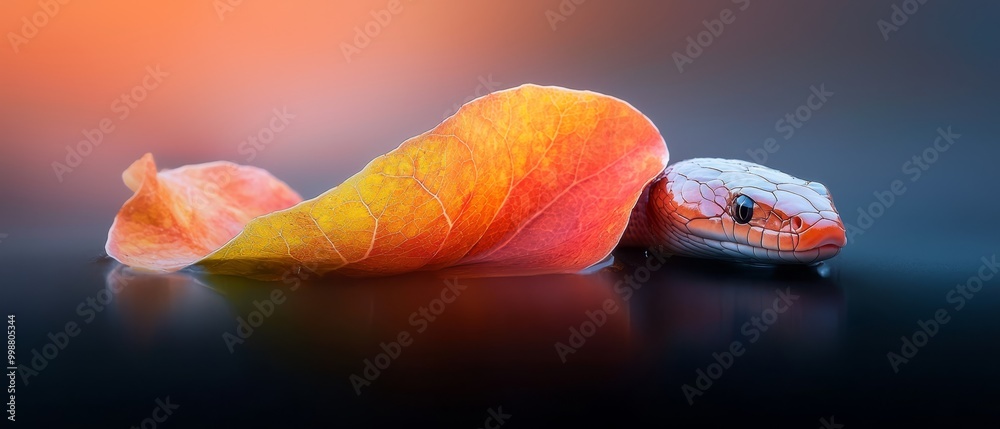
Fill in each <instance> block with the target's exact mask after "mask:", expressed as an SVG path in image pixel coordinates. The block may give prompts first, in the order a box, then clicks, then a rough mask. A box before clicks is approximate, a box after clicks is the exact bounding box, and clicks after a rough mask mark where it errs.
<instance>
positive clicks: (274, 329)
mask: <svg viewBox="0 0 1000 429" xmlns="http://www.w3.org/2000/svg"><path fill="white" fill-rule="evenodd" d="M650 258H652V256H650ZM646 259H647V256H646V255H645V254H644V253H641V252H631V253H629V252H625V253H619V254H617V262H616V263H615V264H614V266H612V267H609V268H605V269H602V270H600V271H598V272H595V273H591V274H587V275H546V276H531V277H504V278H467V279H462V278H449V277H442V275H441V274H440V273H416V274H412V275H406V276H395V277H386V278H375V279H345V278H325V279H309V278H308V276H300V277H306V278H304V279H303V278H300V277H292V278H289V280H288V281H285V282H276V283H266V282H258V281H253V280H248V279H242V278H235V277H226V276H205V277H199V276H196V275H193V274H188V273H174V274H168V275H148V274H136V273H133V272H131V270H129V269H127V268H124V267H121V266H116V267H115V268H113V269H112V270H111V272H110V273H109V274H108V276H107V282H108V288H111V289H112V290H113V291H115V290H119V291H118V292H117V295H118V299H117V300H116V302H117V306H118V307H119V308H120V312H121V316H122V320H123V323H124V324H125V325H127V326H128V329H127V330H128V331H131V332H135V333H137V335H138V336H139V337H140V338H141V337H143V336H149V335H151V334H152V333H153V332H154V331H155V330H156V329H158V327H162V326H170V325H177V324H184V325H189V326H193V327H194V329H215V330H217V331H218V334H219V337H220V339H219V347H220V348H226V347H228V348H231V349H232V350H233V351H234V352H237V351H240V350H241V349H243V350H254V353H258V352H259V353H262V354H265V355H268V354H271V355H273V356H274V357H275V358H276V359H280V360H287V359H294V360H295V361H296V362H300V363H302V364H305V365H306V366H307V367H311V368H332V370H333V371H337V370H338V368H339V370H344V369H346V370H349V371H360V368H361V364H360V362H362V361H363V360H364V359H366V358H372V357H373V356H375V355H376V354H377V353H379V352H380V351H381V348H380V345H381V344H382V343H391V342H393V341H396V340H397V339H398V338H400V335H401V334H405V335H407V336H408V338H410V339H412V343H411V344H410V345H408V346H406V347H404V348H403V350H402V353H403V354H405V355H406V357H407V358H406V359H400V360H399V363H398V364H396V363H394V364H393V365H397V366H403V367H413V368H426V367H437V368H441V367H447V366H449V365H462V366H476V367H487V368H502V367H504V366H509V365H511V364H512V363H518V364H521V365H526V366H536V367H538V366H540V367H546V366H549V365H554V364H561V362H562V361H561V359H562V358H565V359H566V361H567V362H568V363H570V362H572V363H579V364H596V365H599V366H604V367H615V366H617V365H624V364H626V363H627V362H628V361H629V359H631V355H633V354H635V353H646V352H649V351H656V352H659V351H661V350H663V349H668V351H669V352H671V353H673V352H677V353H692V354H695V355H699V356H701V355H707V354H708V353H710V352H712V351H715V350H719V349H722V348H724V347H726V345H727V344H728V343H729V342H730V341H732V340H734V339H738V338H742V337H743V336H744V334H745V333H742V332H741V327H742V326H743V325H744V324H745V323H747V322H748V321H750V320H751V318H752V317H754V316H757V317H759V316H760V315H761V314H762V312H763V311H764V310H765V309H766V308H770V307H771V305H772V303H773V301H774V300H775V298H776V296H778V295H777V294H776V290H779V289H780V290H782V291H787V292H788V293H791V294H793V295H795V296H798V298H797V299H796V300H795V301H794V303H793V304H792V305H791V306H790V307H789V310H788V311H787V312H785V313H782V314H781V315H780V317H779V320H778V321H777V322H775V323H774V325H773V326H771V327H770V330H769V331H768V332H767V333H766V335H767V336H768V337H769V338H771V337H773V338H776V339H778V340H779V341H781V342H783V343H787V344H790V345H792V346H793V347H795V348H796V349H801V350H806V351H810V350H812V351H823V350H826V349H829V348H831V347H833V346H834V343H835V340H836V337H837V330H838V327H839V326H840V325H841V320H840V319H841V317H842V315H843V314H844V311H843V296H842V292H841V290H840V288H839V287H837V286H836V285H835V283H834V281H833V280H832V279H831V278H830V274H829V272H828V269H827V268H826V267H825V266H822V265H820V266H818V267H799V268H798V269H787V268H781V269H765V268H754V267H744V266H733V265H725V264H719V263H717V262H704V261H695V260H690V259H682V258H673V259H668V260H666V261H665V262H664V264H663V265H662V267H661V268H658V269H653V270H649V271H650V272H649V274H650V275H649V276H648V279H647V280H646V281H645V282H637V281H635V278H640V279H641V278H647V276H645V274H644V273H641V272H640V271H641V270H643V269H645V268H643V267H645V266H646V265H645V263H646ZM656 265H658V264H656ZM637 274H641V275H638V276H637ZM630 278H632V280H633V281H632V283H631V284H635V285H637V286H635V287H633V286H630V283H628V282H626V280H629V279H630ZM625 289H631V292H630V293H625ZM609 303H610V304H609ZM607 305H611V306H612V307H613V308H616V309H617V311H613V312H604V314H605V316H606V317H602V316H601V315H600V314H598V313H601V312H603V310H602V309H604V308H607V307H606V306H607ZM206 312H208V313H211V316H212V318H215V319H217V320H222V321H223V322H221V323H208V322H205V321H206V320H208V319H209V317H208V314H205V313H206ZM220 314H224V315H227V316H226V317H225V318H223V319H219V318H218V317H216V316H219V315H220ZM588 320H590V321H593V322H594V324H595V326H593V327H596V324H599V325H600V326H599V327H597V329H592V330H588V329H590V328H592V326H584V325H585V324H586V323H587V322H588ZM598 322H600V323H598ZM199 327H200V328H199ZM574 330H575V331H576V332H582V333H581V334H575V335H577V337H578V338H575V339H574V338H571V335H574ZM226 333H229V336H228V338H229V339H228V340H227V339H226V338H227V337H226ZM580 340H582V344H581V341H580ZM557 342H561V343H563V344H567V345H572V348H573V351H572V352H565V350H563V351H564V352H563V353H562V356H561V355H560V353H559V351H558V350H557V348H556V343H557ZM573 343H575V344H573Z"/></svg>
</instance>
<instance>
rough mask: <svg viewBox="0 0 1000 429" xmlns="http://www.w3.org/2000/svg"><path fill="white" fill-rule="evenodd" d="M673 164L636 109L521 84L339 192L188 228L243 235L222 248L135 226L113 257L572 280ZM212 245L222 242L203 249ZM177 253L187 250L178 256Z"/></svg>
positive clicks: (415, 141) (176, 264)
mask: <svg viewBox="0 0 1000 429" xmlns="http://www.w3.org/2000/svg"><path fill="white" fill-rule="evenodd" d="M666 162H667V148H666V145H665V144H664V142H663V139H662V137H661V136H660V134H659V132H658V131H657V130H656V128H655V127H654V126H653V124H652V123H651V122H650V121H649V119H648V118H646V117H645V116H643V115H642V113H640V112H639V111H637V110H636V109H634V108H633V107H631V106H630V105H628V104H627V103H625V102H622V101H620V100H618V99H615V98H612V97H608V96H605V95H601V94H597V93H593V92H585V91H573V90H568V89H564V88H557V87H539V86H535V85H524V86H521V87H518V88H514V89H510V90H506V91H501V92H496V93H493V94H491V95H488V96H486V97H483V98H480V99H477V100H474V101H472V102H470V103H468V104H466V105H465V106H463V107H462V108H461V109H460V110H459V111H458V112H457V113H456V114H455V115H454V116H452V117H450V118H448V119H447V120H445V121H444V122H443V123H441V124H440V125H438V126H437V127H436V128H435V129H433V130H431V131H428V132H426V133H424V134H421V135H419V136H417V137H414V138H411V139H409V140H407V141H405V142H403V144H402V145H400V146H399V147H398V148H397V149H395V150H393V151H392V152H389V153H387V154H385V155H382V156H380V157H378V158H376V159H375V160H373V161H372V162H371V163H369V164H368V166H366V167H365V168H364V170H362V171H361V172H360V173H358V174H355V175H354V176H352V177H351V178H349V179H347V181H345V182H344V183H343V184H341V185H340V186H337V187H335V188H333V189H331V190H329V191H327V192H326V193H324V194H322V195H320V196H318V197H316V198H314V199H311V200H308V201H304V202H301V203H299V204H297V205H295V206H294V207H291V208H288V209H285V210H280V211H277V212H274V213H270V214H267V215H264V216H260V217H257V218H255V219H253V220H250V221H249V223H247V224H246V226H245V228H243V230H242V232H239V233H238V234H236V233H235V232H234V231H233V228H231V227H229V226H231V224H232V222H229V219H227V221H226V222H221V223H224V224H226V225H227V229H226V230H225V231H211V234H209V230H211V229H212V228H215V227H217V226H218V223H216V224H212V223H207V224H194V223H190V224H186V225H184V226H185V227H187V228H190V229H191V230H192V231H193V232H192V233H191V234H188V235H187V236H185V237H192V240H193V237H198V236H201V235H212V236H218V237H222V236H226V235H229V236H232V235H235V237H234V238H232V240H229V241H228V242H225V243H224V245H223V243H218V242H217V241H213V240H214V237H213V240H203V241H201V242H197V243H195V242H193V241H192V242H191V243H185V242H183V240H180V239H178V240H177V241H176V242H174V243H172V244H171V245H170V246H165V245H162V244H156V243H153V242H152V241H153V240H142V239H140V238H139V237H137V236H136V235H137V234H141V232H139V231H138V230H132V231H130V232H129V233H124V234H115V232H116V231H115V228H114V227H113V228H112V237H111V238H110V239H109V245H108V252H109V254H111V255H112V256H114V257H115V258H117V259H119V260H121V261H123V262H125V263H127V264H137V265H139V266H143V267H146V268H150V269H160V270H172V269H178V268H180V267H181V266H183V265H184V262H185V261H186V262H187V263H194V262H198V263H199V264H200V265H202V266H203V267H204V268H205V269H206V270H208V271H210V272H215V273H222V274H235V275H243V276H250V277H258V278H278V277H281V276H282V275H283V274H287V272H288V271H289V270H297V269H300V268H301V267H306V268H308V269H309V270H311V271H314V272H317V273H320V274H323V273H327V272H331V271H337V272H339V273H343V274H347V275H388V274H395V273H400V272H406V271H413V270H422V269H439V268H446V267H473V268H476V269H479V268H482V269H488V270H490V272H492V273H506V274H527V273H540V272H571V271H577V270H580V269H583V268H585V267H587V266H589V265H591V264H593V263H595V262H598V261H600V260H601V259H602V258H604V257H605V256H607V255H608V253H610V251H611V250H612V249H613V248H614V246H615V245H616V244H617V242H618V239H619V238H620V237H621V234H622V232H623V231H624V229H625V227H626V225H627V224H628V219H629V214H630V212H631V210H632V207H633V206H634V205H635V202H636V200H637V199H638V197H639V194H640V193H641V191H642V189H643V188H644V187H645V186H646V185H647V184H648V183H649V182H650V181H651V180H652V179H653V178H654V177H655V176H656V175H657V174H659V173H660V172H661V171H662V170H663V168H664V166H665V165H666ZM133 167H134V166H133ZM160 174H161V175H163V174H164V173H160ZM192 186H196V185H192ZM254 192H256V193H255V194H254V195H255V196H256V197H258V198H261V199H267V198H271V197H273V198H275V199H277V200H282V201H281V204H278V203H276V204H275V205H276V206H281V205H285V204H287V203H288V202H289V201H288V200H287V199H283V198H284V197H283V196H287V194H285V192H284V191H280V192H275V189H271V190H269V191H266V190H265V191H260V190H253V191H252V192H251V191H243V192H238V193H239V194H240V195H241V196H244V195H247V194H253V193H254ZM288 192H290V191H288ZM133 198H134V197H133ZM173 203H177V204H183V203H184V201H173ZM219 203H220V204H228V203H235V204H243V203H245V201H243V200H242V197H240V198H231V199H228V200H227V201H220V202H219ZM128 207H129V205H128V204H126V207H125V208H123V210H122V212H121V213H119V216H118V219H117V220H116V226H117V224H118V223H119V222H120V221H121V219H122V218H123V217H129V218H135V217H136V216H139V214H137V213H135V212H134V211H133V212H126V210H125V209H126V208H128ZM149 207H151V208H155V206H149ZM258 207H260V206H259V205H258ZM278 208H284V207H278ZM250 212H251V210H245V211H244V213H246V214H250ZM257 214H263V213H257ZM142 216H145V217H146V218H144V219H143V221H144V222H147V223H148V225H149V227H150V228H153V229H155V228H157V227H158V225H156V222H158V221H159V219H158V218H157V217H156V215H155V214H143V215H142ZM234 219H235V217H234ZM132 240H136V241H137V242H141V244H140V245H136V246H132V247H131V248H132V249H133V250H132V252H133V253H131V254H130V259H124V258H121V257H119V255H118V254H116V253H114V252H113V251H112V250H113V246H112V242H115V243H116V244H117V247H119V248H120V247H122V245H123V244H124V243H125V242H129V241H132ZM209 242H211V243H215V244H218V245H219V246H221V247H220V248H218V249H217V250H214V249H211V250H208V251H207V252H206V251H205V250H206V249H209V248H210V247H211V245H209ZM188 244H190V245H188ZM143 246H147V247H143ZM185 246H186V247H185ZM140 247H143V248H142V249H139V248H140ZM178 248H183V249H184V250H182V251H181V250H173V251H171V250H169V249H178ZM212 250H214V251H212ZM171 252H172V253H171ZM185 252H186V253H185ZM209 252H210V253H209ZM136 253H144V254H143V256H142V258H138V257H137V256H136ZM178 253H185V255H184V256H183V257H182V256H181V255H178ZM185 257H186V258H187V259H184V258H185ZM160 258H164V260H169V261H171V262H170V263H165V262H161V261H160Z"/></svg>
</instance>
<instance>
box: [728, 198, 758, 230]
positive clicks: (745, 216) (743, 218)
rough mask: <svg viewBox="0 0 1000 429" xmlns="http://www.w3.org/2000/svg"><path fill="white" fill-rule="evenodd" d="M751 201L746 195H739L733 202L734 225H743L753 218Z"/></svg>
mask: <svg viewBox="0 0 1000 429" xmlns="http://www.w3.org/2000/svg"><path fill="white" fill-rule="evenodd" d="M753 204H754V203H753V199H751V198H750V197H748V196H746V195H740V196H738V197H736V199H735V200H733V220H735V221H736V223H739V224H744V223H747V222H750V219H751V218H753Z"/></svg>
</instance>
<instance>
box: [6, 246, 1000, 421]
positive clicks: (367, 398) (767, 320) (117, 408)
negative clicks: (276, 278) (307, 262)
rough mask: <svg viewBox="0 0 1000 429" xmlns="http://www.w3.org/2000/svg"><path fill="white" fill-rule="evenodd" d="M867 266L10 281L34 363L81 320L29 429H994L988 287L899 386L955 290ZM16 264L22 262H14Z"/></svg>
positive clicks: (112, 272) (85, 275) (25, 398)
mask: <svg viewBox="0 0 1000 429" xmlns="http://www.w3.org/2000/svg"><path fill="white" fill-rule="evenodd" d="M72 256H73V255H71V254H66V255H65V256H64V257H66V258H69V257H72ZM76 256H77V257H78V256H79V255H76ZM862 259H863V258H859V257H858V256H857V255H851V254H850V253H848V254H846V255H842V256H840V257H838V258H836V259H834V260H832V261H830V262H828V263H826V264H822V265H819V266H814V267H798V268H790V267H785V268H778V269H774V268H760V267H746V266H737V265H728V264H718V263H715V262H711V261H696V260H689V259H683V258H672V259H666V260H665V261H664V262H663V263H662V264H660V263H659V261H658V260H657V259H656V258H655V256H651V255H646V254H644V253H643V252H639V251H619V252H616V258H615V262H614V264H613V265H611V266H610V267H607V268H604V269H602V270H599V271H597V272H595V273H592V274H589V275H551V276H534V277H513V278H473V279H463V278H458V279H456V278H453V277H447V276H442V275H441V274H439V273H421V274H415V275H410V276H397V277H389V278H379V279H339V278H334V279H315V278H309V279H306V280H300V279H298V278H296V280H295V281H289V282H285V283H282V282H275V283H266V282H257V281H251V280H245V279H240V278H233V277H221V276H202V275H195V274H188V273H176V274H170V275H144V274H140V273H134V272H132V271H131V270H129V269H127V268H124V267H122V266H120V265H118V264H116V263H113V262H112V261H108V260H104V259H101V258H96V259H94V258H91V261H90V262H86V260H87V258H82V257H80V258H79V259H78V261H82V262H78V263H77V264H75V265H74V264H66V265H64V266H65V267H67V268H66V269H65V270H59V271H58V272H54V270H44V269H40V268H39V269H37V273H36V276H35V277H33V278H27V277H24V278H22V279H23V280H24V281H22V282H19V283H15V284H12V285H10V287H13V288H15V289H18V290H20V291H21V292H22V295H21V297H22V299H21V301H20V302H19V304H20V308H19V309H18V311H17V317H18V335H19V343H18V347H19V349H18V350H19V353H20V355H19V356H20V363H21V364H22V365H27V366H31V365H36V367H37V366H39V365H40V364H41V361H38V360H37V358H36V361H35V362H32V361H31V360H30V358H32V357H33V355H32V354H31V353H32V350H33V349H34V350H38V351H39V352H42V351H43V350H44V347H46V344H48V343H50V342H52V340H50V339H49V338H48V334H49V333H52V334H53V335H54V336H56V337H58V336H59V334H58V331H59V330H62V329H64V325H65V324H66V323H67V322H74V323H76V324H77V325H78V327H79V333H78V334H77V335H76V336H73V337H69V341H68V343H67V344H65V348H64V349H62V350H60V351H59V352H58V355H57V356H55V358H54V359H46V362H45V367H44V368H43V369H41V370H39V371H38V373H37V374H31V375H29V376H28V378H27V382H28V385H27V386H24V387H22V388H21V389H20V390H19V392H18V394H19V396H18V404H19V405H18V406H19V408H18V410H19V419H22V420H23V421H30V422H31V423H30V425H36V424H37V425H41V426H46V425H48V426H67V425H71V424H72V425H82V426H91V427H109V426H110V427H114V426H119V427H127V426H129V425H138V424H140V422H141V421H142V419H144V418H146V417H149V415H150V411H151V410H152V409H153V408H154V407H155V406H156V403H155V400H156V399H157V398H161V399H163V398H166V397H167V396H169V399H170V401H171V402H172V403H175V404H178V405H179V406H180V408H179V409H177V411H176V414H174V415H172V416H171V417H170V420H169V425H170V426H172V427H212V426H218V425H226V424H229V425H235V424H266V425H276V426H285V427H292V426H314V425H318V424H319V423H320V422H323V421H329V422H352V424H351V425H352V426H371V425H390V424H396V425H415V424H418V423H420V424H425V425H426V424H429V425H432V426H437V427H480V426H482V424H483V421H484V419H486V418H488V417H489V416H490V414H489V409H491V408H492V409H494V410H497V408H496V407H501V409H500V411H501V412H502V413H504V414H510V415H511V417H510V420H509V422H508V423H506V424H505V426H507V425H509V427H551V426H554V425H572V424H585V425H603V426H610V427H654V426H656V427H659V426H662V424H663V422H667V421H670V422H689V423H690V424H694V425H698V426H717V425H722V424H730V423H733V422H737V423H738V422H744V423H745V424H748V425H750V424H752V425H755V426H770V427H785V426H787V427H814V426H818V425H819V423H818V422H819V419H820V418H821V417H824V416H827V417H828V416H830V415H834V416H836V417H835V422H836V423H838V424H840V423H844V424H848V423H852V426H861V427H863V426H865V425H873V424H876V423H878V422H896V423H898V422H899V421H922V422H924V423H927V422H945V421H953V420H954V419H958V420H960V421H968V422H971V421H989V420H990V419H995V418H996V417H997V414H996V413H997V411H996V408H995V407H994V403H995V399H996V396H995V395H994V394H995V392H996V389H995V388H994V387H993V385H992V383H991V381H992V380H996V379H997V375H998V374H997V369H996V366H995V365H994V363H993V362H995V356H996V354H995V353H996V351H997V348H996V346H995V343H994V340H995V339H996V338H998V337H997V334H998V333H1000V332H998V329H997V326H996V324H995V323H991V322H990V318H991V313H992V308H994V307H995V305H997V304H998V302H997V301H998V298H997V294H996V293H995V292H993V291H988V292H987V290H986V289H985V288H984V291H981V292H980V294H979V295H976V297H975V298H974V300H970V301H969V302H968V306H969V307H968V308H971V310H970V309H963V310H962V311H959V312H953V316H954V317H953V319H952V320H951V321H950V322H949V323H948V324H946V325H943V326H941V327H940V331H939V332H938V334H937V335H935V336H934V337H932V338H931V340H930V342H929V344H928V345H927V346H925V347H923V348H921V349H920V350H919V352H918V354H917V355H916V356H915V357H914V358H913V359H912V360H911V361H910V362H909V363H907V364H904V365H903V366H902V367H901V369H900V373H899V374H896V373H894V372H893V369H892V366H891V365H890V364H889V363H888V361H887V358H886V353H888V352H889V351H893V350H895V351H897V352H898V351H899V348H900V346H901V344H902V343H901V341H900V338H899V337H900V336H901V335H910V334H912V333H913V332H914V330H915V329H916V328H917V324H916V321H917V320H918V319H921V320H925V319H927V318H930V317H933V311H934V309H936V308H939V307H948V308H950V306H951V304H948V303H947V302H946V300H945V297H944V293H945V292H946V291H947V288H948V287H946V286H947V285H948V284H949V283H948V282H945V281H943V280H941V279H939V278H936V277H935V276H932V275H923V274H921V273H919V272H912V273H907V272H897V273H896V274H897V276H895V277H886V276H884V275H879V274H877V273H876V272H874V271H866V270H865V268H864V262H863V260H862ZM18 260H20V261H22V262H23V264H22V265H20V266H19V267H20V268H26V267H30V266H31V265H30V264H31V262H30V260H29V259H27V258H21V259H18V258H17V256H15V257H14V258H11V259H7V260H6V261H5V262H15V261H18ZM972 262H973V264H971V265H970V267H969V270H971V271H972V272H973V274H974V271H975V264H974V262H975V261H974V260H973V261H972ZM4 265H5V267H6V269H8V270H9V269H11V268H12V266H11V264H9V263H8V264H4ZM845 265H848V266H851V267H852V269H851V270H849V271H845V269H844V266H845ZM657 266H659V268H656V267H657ZM36 267H37V266H36ZM649 267H653V268H652V269H650V268H649ZM647 274H648V276H647ZM303 277H305V275H303ZM943 277H949V278H954V276H948V275H944V276H943ZM629 279H631V283H630V282H629ZM29 280H30V281H29ZM643 280H644V281H643ZM32 284H34V285H38V284H48V285H52V287H35V288H32V287H31V285H32ZM987 284H989V283H987ZM636 286H638V287H636ZM57 287H58V288H62V290H63V293H61V294H58V295H57V294H54V293H53V292H52V291H53V290H54V288H57ZM904 289H905V290H904ZM455 292H457V294H456V293H455ZM782 297H784V298H782ZM442 298H444V299H443V300H442ZM91 299H93V301H89V300H91ZM782 299H784V301H781V300H782ZM102 300H104V302H107V305H102V304H101V302H102ZM436 300H440V301H437V302H436ZM445 301H451V302H445ZM778 301H781V302H778ZM422 309H423V310H422ZM609 309H613V310H612V311H608V310H609ZM422 311H423V312H422ZM768 313H770V314H768ZM755 320H757V322H754V321H755ZM244 321H245V322H244ZM588 321H590V322H588ZM243 323H246V325H243V328H242V331H241V330H240V329H241V328H240V326H241V324H243ZM755 323H756V324H755ZM250 329H252V332H251V331H250ZM574 332H579V334H578V335H579V338H574V337H573V336H574ZM401 335H402V336H401ZM400 340H402V341H400ZM400 342H402V343H405V344H406V345H403V344H400ZM737 343H738V344H739V347H737V350H738V351H739V350H741V351H740V352H739V354H738V355H735V356H734V355H732V354H730V355H728V357H727V353H730V352H731V351H732V350H733V345H734V344H737ZM558 344H562V345H563V347H562V348H560V347H559V346H558ZM567 350H571V351H567ZM382 353H385V355H383V356H380V354H382ZM392 356H395V357H392ZM563 360H565V362H564V361H563ZM367 362H371V364H370V367H366V365H369V364H368V363H367ZM716 362H720V363H724V364H726V367H723V366H722V365H716V367H714V368H713V364H714V363H716ZM386 364H388V365H386ZM379 365H381V366H383V367H384V368H381V369H378V366H379ZM366 369H367V373H366ZM720 370H721V371H720ZM699 371H701V372H702V373H704V374H706V376H705V377H706V378H705V379H704V380H701V381H700V382H701V383H702V384H701V385H700V386H699V384H698V383H699V376H700V374H701V373H699ZM709 374H712V375H714V376H715V379H712V382H711V385H710V386H707V388H705V389H700V388H699V387H706V386H705V383H707V381H708V380H709V379H710V377H709V376H708V375H709ZM352 375H355V376H357V378H354V379H352ZM22 378H23V377H22ZM362 380H363V381H362ZM684 385H689V386H691V387H692V388H698V389H699V391H700V393H701V394H693V393H691V390H687V391H685V390H684V388H683V386H684ZM357 391H360V395H358V394H357ZM689 396H690V397H691V398H692V400H693V405H689V403H688V397H689ZM166 424H167V423H164V425H165V426H164V427H166Z"/></svg>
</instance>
